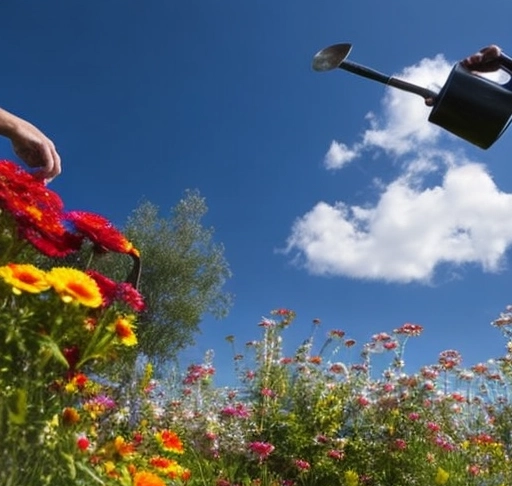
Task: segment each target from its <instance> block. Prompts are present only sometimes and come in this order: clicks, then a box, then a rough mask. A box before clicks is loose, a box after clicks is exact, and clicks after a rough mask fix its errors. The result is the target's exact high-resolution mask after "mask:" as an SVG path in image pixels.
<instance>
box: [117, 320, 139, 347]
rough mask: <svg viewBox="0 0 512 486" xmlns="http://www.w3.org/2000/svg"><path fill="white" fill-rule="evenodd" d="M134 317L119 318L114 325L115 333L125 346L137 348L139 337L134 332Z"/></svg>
mask: <svg viewBox="0 0 512 486" xmlns="http://www.w3.org/2000/svg"><path fill="white" fill-rule="evenodd" d="M133 320H134V316H126V317H118V318H117V320H116V322H115V323H114V332H115V333H116V335H117V337H118V338H119V340H120V341H121V343H123V344H124V345H125V346H135V345H136V344H137V336H136V335H135V332H133V329H134V327H135V326H134V324H133Z"/></svg>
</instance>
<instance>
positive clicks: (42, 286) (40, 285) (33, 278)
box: [0, 263, 50, 295]
mask: <svg viewBox="0 0 512 486" xmlns="http://www.w3.org/2000/svg"><path fill="white" fill-rule="evenodd" d="M0 277H2V278H3V279H4V281H5V283H7V284H9V285H11V286H12V291H13V292H14V293H15V294H17V295H19V294H21V292H22V291H25V292H31V293H33V294H38V293H39V292H43V291H44V290H48V289H49V288H50V284H49V283H48V281H47V280H46V273H45V272H44V271H43V270H39V268H37V267H34V265H29V264H16V263H9V264H8V265H5V266H3V267H0Z"/></svg>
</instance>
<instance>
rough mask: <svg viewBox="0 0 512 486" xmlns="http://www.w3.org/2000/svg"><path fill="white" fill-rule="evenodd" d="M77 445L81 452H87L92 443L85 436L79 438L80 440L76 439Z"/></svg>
mask: <svg viewBox="0 0 512 486" xmlns="http://www.w3.org/2000/svg"><path fill="white" fill-rule="evenodd" d="M76 445H77V447H78V448H79V449H80V450H81V451H86V450H87V449H88V448H89V446H90V445H91V443H90V441H89V439H88V438H87V437H86V436H85V435H81V436H80V437H78V439H76Z"/></svg>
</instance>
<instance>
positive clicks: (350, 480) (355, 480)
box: [344, 469, 359, 486]
mask: <svg viewBox="0 0 512 486" xmlns="http://www.w3.org/2000/svg"><path fill="white" fill-rule="evenodd" d="M344 476H345V485H346V486H357V485H358V484H359V474H357V473H356V472H355V471H353V470H352V469H349V470H348V471H345V475H344Z"/></svg>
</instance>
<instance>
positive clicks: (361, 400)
mask: <svg viewBox="0 0 512 486" xmlns="http://www.w3.org/2000/svg"><path fill="white" fill-rule="evenodd" d="M357 403H358V404H359V405H361V407H366V405H368V404H369V403H370V400H368V398H366V397H365V396H364V395H359V396H358V397H357Z"/></svg>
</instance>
